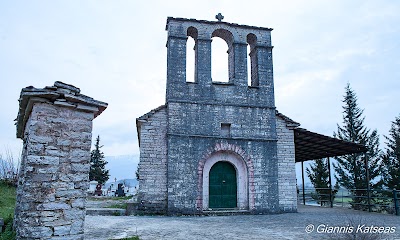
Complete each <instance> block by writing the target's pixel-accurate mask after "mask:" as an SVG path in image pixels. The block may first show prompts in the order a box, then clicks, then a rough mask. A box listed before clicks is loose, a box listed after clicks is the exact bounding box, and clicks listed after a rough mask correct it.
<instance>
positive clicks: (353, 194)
mask: <svg viewBox="0 0 400 240" xmlns="http://www.w3.org/2000/svg"><path fill="white" fill-rule="evenodd" d="M298 197H299V202H302V203H304V204H305V205H316V206H327V207H333V206H335V207H347V208H353V209H356V210H364V211H369V212H381V213H388V214H395V215H397V216H399V215H400V190H396V189H393V190H382V189H333V190H332V191H331V190H330V189H329V188H305V189H304V195H303V191H299V193H298Z"/></svg>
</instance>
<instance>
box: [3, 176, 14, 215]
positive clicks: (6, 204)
mask: <svg viewBox="0 0 400 240" xmlns="http://www.w3.org/2000/svg"><path fill="white" fill-rule="evenodd" d="M0 196H1V197H0V218H3V219H6V218H8V217H10V216H11V217H12V216H14V209H15V201H16V188H15V187H12V186H10V185H9V184H7V183H4V182H3V181H0Z"/></svg>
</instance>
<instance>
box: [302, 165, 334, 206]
mask: <svg viewBox="0 0 400 240" xmlns="http://www.w3.org/2000/svg"><path fill="white" fill-rule="evenodd" d="M328 168H329V166H328V161H325V160H323V159H318V160H315V163H313V164H311V165H310V168H306V172H307V176H308V178H309V179H310V181H311V183H312V185H313V186H314V188H315V191H316V193H317V194H316V196H313V198H314V199H315V200H317V202H318V203H319V204H321V206H322V205H325V204H329V203H330V193H329V192H330V186H329V169H328ZM338 189H339V186H338V185H337V184H336V185H335V187H334V188H332V201H333V199H334V198H335V195H336V193H337V192H338Z"/></svg>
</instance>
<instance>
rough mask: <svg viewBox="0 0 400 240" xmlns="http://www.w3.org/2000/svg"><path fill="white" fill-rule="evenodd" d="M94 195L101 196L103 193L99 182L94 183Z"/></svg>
mask: <svg viewBox="0 0 400 240" xmlns="http://www.w3.org/2000/svg"><path fill="white" fill-rule="evenodd" d="M94 195H95V196H101V195H103V191H102V190H101V184H97V185H96V190H95V191H94Z"/></svg>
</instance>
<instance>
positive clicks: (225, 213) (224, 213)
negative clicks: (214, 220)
mask: <svg viewBox="0 0 400 240" xmlns="http://www.w3.org/2000/svg"><path fill="white" fill-rule="evenodd" d="M203 214H204V215H206V216H229V215H249V214H250V211H249V210H238V209H218V210H204V211H203Z"/></svg>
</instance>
